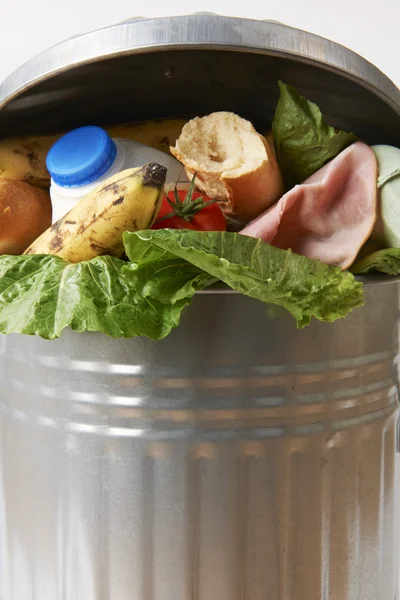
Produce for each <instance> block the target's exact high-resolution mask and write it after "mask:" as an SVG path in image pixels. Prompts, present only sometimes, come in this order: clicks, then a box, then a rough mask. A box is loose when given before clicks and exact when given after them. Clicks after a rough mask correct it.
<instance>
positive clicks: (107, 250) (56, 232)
mask: <svg viewBox="0 0 400 600" xmlns="http://www.w3.org/2000/svg"><path fill="white" fill-rule="evenodd" d="M166 173H167V169H166V168H165V167H163V166H161V165H159V164H157V163H150V164H148V165H144V166H143V167H140V168H138V169H127V170H125V171H121V172H120V173H117V174H116V175H114V176H113V177H110V178H109V179H107V180H106V181H104V182H103V183H102V184H101V185H100V186H99V187H98V188H96V189H95V190H93V191H92V192H90V194H88V195H87V196H85V197H84V198H82V200H80V202H78V204H76V205H75V206H74V207H73V208H72V209H71V210H70V211H69V213H68V214H66V215H65V216H64V217H62V218H61V219H59V220H58V221H57V222H56V223H54V224H53V225H52V226H51V227H50V228H49V229H47V230H46V231H45V232H44V233H43V234H42V235H41V236H40V237H39V238H38V239H37V240H36V241H35V242H33V244H32V245H31V246H30V247H29V248H28V249H27V250H26V251H25V253H24V254H56V255H57V256H60V257H61V258H63V259H64V260H67V261H69V262H72V263H77V262H81V261H83V260H90V259H91V258H93V257H95V256H99V255H101V254H107V255H111V256H117V257H121V256H122V255H123V253H124V246H123V242H122V234H123V233H124V231H140V230H141V229H149V228H150V227H151V226H152V225H153V223H154V220H155V219H156V217H157V214H158V212H159V209H160V204H161V201H162V196H163V191H164V184H165V176H166Z"/></svg>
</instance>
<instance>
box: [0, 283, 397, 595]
mask: <svg viewBox="0 0 400 600" xmlns="http://www.w3.org/2000/svg"><path fill="white" fill-rule="evenodd" d="M398 289H399V288H398V284H397V283H394V284H390V285H388V286H381V285H379V284H378V285H371V286H368V291H367V306H366V307H364V308H362V309H360V310H357V311H355V312H354V313H353V314H352V315H351V316H350V317H348V318H347V319H346V320H343V321H339V322H337V323H335V324H317V323H315V324H313V325H312V326H311V327H309V328H308V329H306V330H304V331H301V332H299V331H298V330H297V329H296V328H295V325H294V323H293V321H292V320H291V318H290V317H288V316H286V315H284V316H283V315H282V316H276V317H275V318H271V317H268V315H267V312H266V310H265V308H264V307H263V306H262V305H260V304H259V303H257V302H254V301H251V300H248V299H245V298H244V297H240V296H237V295H235V294H218V295H211V294H202V295H199V296H198V298H196V300H195V302H194V305H193V307H192V308H191V310H189V311H188V312H187V313H186V315H185V318H184V322H183V323H182V326H181V327H180V328H179V329H178V330H176V331H175V332H174V333H173V334H172V335H171V337H169V338H167V339H166V340H164V341H162V342H157V343H155V342H151V341H148V340H143V339H141V340H111V339H105V338H104V337H102V336H100V335H97V334H83V335H82V334H74V333H72V332H69V333H66V335H64V336H63V337H62V338H61V339H60V340H58V341H55V342H46V341H43V340H38V339H35V338H24V337H22V336H4V337H1V338H0V357H1V360H0V365H1V366H0V380H1V383H2V384H1V391H0V490H1V494H0V498H1V504H0V549H1V554H0V557H1V560H0V565H1V569H0V597H1V598H2V600H30V599H31V598H35V599H37V600H64V599H65V600H103V599H107V600H108V599H110V600H111V599H112V600H114V599H115V600H213V599H217V598H218V600H235V599H236V598H237V599H238V600H239V599H241V600H265V599H266V598H268V599H271V600H303V599H304V600H305V599H307V600H319V599H323V600H338V599H343V600H344V599H346V600H359V599H360V598H363V600H377V599H378V598H379V599H382V600H386V599H387V600H393V599H394V598H396V590H397V588H396V583H397V571H398V569H397V561H396V552H397V538H398V534H397V531H396V529H395V512H396V503H395V487H396V472H395V464H394V461H395V443H396V421H397V413H398V395H397V382H398V373H397V360H398V341H397V339H398V337H397V336H398V332H397V314H398ZM249 315H251V319H250V317H249ZM382 315H385V318H382ZM205 323H207V325H208V326H207V327H206V328H205Z"/></svg>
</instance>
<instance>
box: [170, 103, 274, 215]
mask: <svg viewBox="0 0 400 600" xmlns="http://www.w3.org/2000/svg"><path fill="white" fill-rule="evenodd" d="M170 151H171V153H172V154H173V155H174V156H175V157H176V158H177V159H178V160H180V161H181V163H183V165H184V166H185V170H186V173H187V175H188V177H189V179H191V178H192V177H193V175H194V173H196V172H197V175H196V186H197V187H198V188H199V189H200V190H201V191H202V192H204V193H205V194H207V196H210V197H211V198H214V199H216V200H218V202H219V203H220V205H221V208H222V210H223V211H224V212H225V214H226V216H227V217H231V218H233V219H234V220H236V221H239V222H240V221H241V222H248V221H250V220H252V219H254V218H255V217H257V216H258V215H260V214H261V213H262V212H264V211H265V210H266V209H267V208H268V207H269V206H271V204H274V203H275V202H276V201H277V200H278V199H279V198H280V197H281V195H282V194H283V191H284V188H283V180H282V175H281V172H280V169H279V166H278V163H277V160H276V158H275V155H274V153H273V151H272V149H271V146H270V145H269V143H268V142H267V140H266V139H265V138H264V137H263V136H262V135H260V134H259V133H257V131H256V130H255V129H254V127H253V125H252V124H251V123H250V122H249V121H246V119H242V118H241V117H239V116H238V115H235V114H234V113H231V112H215V113H212V114H211V115H208V116H207V117H202V118H200V117H196V118H195V119H192V120H191V121H189V122H188V123H187V124H186V125H185V126H184V127H183V129H182V133H181V135H180V136H179V138H178V139H177V141H176V144H175V147H172V148H170Z"/></svg>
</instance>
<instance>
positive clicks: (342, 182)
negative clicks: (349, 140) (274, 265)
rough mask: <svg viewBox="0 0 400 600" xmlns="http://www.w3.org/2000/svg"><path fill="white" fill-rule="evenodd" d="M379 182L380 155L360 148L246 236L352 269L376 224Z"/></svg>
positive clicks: (246, 231) (324, 169) (336, 162)
mask: <svg viewBox="0 0 400 600" xmlns="http://www.w3.org/2000/svg"><path fill="white" fill-rule="evenodd" d="M377 176H378V166H377V161H376V158H375V154H374V152H373V151H372V150H371V148H370V147H369V146H367V145H366V144H363V143H362V142H356V143H355V144H353V145H352V146H349V148H347V149H346V150H344V151H343V152H341V153H340V154H339V155H338V156H337V157H336V158H334V159H333V160H332V161H331V162H330V163H328V164H327V165H325V166H324V167H322V169H320V170H319V171H317V172H316V173H314V175H312V176H311V177H309V178H308V179H307V180H306V181H305V182H304V183H302V184H301V185H297V186H296V187H294V188H293V189H291V190H290V191H289V192H287V193H286V194H285V195H284V196H283V197H282V198H281V199H280V200H279V201H278V202H277V203H276V204H274V206H272V207H271V208H269V209H268V210H267V211H266V212H265V213H263V214H262V215H261V216H260V217H258V218H257V219H256V220H255V221H253V222H252V223H250V224H249V225H247V226H246V227H245V228H244V229H243V230H242V231H241V233H242V234H243V235H248V236H250V237H257V238H261V239H263V240H264V241H265V242H268V243H269V244H271V245H273V246H276V247H278V248H283V249H286V250H287V249H288V248H291V249H292V250H293V252H296V253H297V254H302V255H303V256H307V257H308V258H313V259H319V260H320V261H321V262H323V263H326V264H329V265H336V266H339V267H342V269H346V268H347V267H349V266H350V265H351V264H352V263H353V262H354V259H355V258H356V256H357V254H358V251H359V250H360V248H361V246H362V245H363V244H364V242H365V241H366V240H367V238H368V237H369V235H370V234H371V231H372V228H373V226H374V224H375V220H376V210H377V185H376V181H377Z"/></svg>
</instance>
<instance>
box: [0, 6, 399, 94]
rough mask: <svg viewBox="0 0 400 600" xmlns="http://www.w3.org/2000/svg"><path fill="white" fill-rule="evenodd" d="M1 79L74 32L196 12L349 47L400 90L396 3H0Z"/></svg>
mask: <svg viewBox="0 0 400 600" xmlns="http://www.w3.org/2000/svg"><path fill="white" fill-rule="evenodd" d="M0 5H1V6H2V9H3V10H2V11H1V19H0V52H1V61H0V80H2V79H4V78H5V77H6V75H8V74H9V73H10V72H11V71H13V70H14V69H15V68H16V67H17V66H18V65H20V64H21V63H22V62H25V61H26V60H28V59H29V58H30V57H31V56H32V55H34V54H37V53H38V52H40V51H42V50H44V49H46V48H47V47H48V46H51V45H53V44H56V43H57V42H60V41H62V40H63V39H65V38H68V37H70V36H72V35H75V34H77V33H81V32H85V31H89V30H91V29H97V28H99V27H104V26H106V25H111V24H113V23H116V22H118V21H122V20H123V19H126V18H129V17H133V16H164V15H173V14H187V13H191V12H197V11H209V12H218V13H220V14H226V15H235V16H243V17H252V18H258V19H266V18H268V19H275V20H277V21H282V22H283V23H287V24H288V25H293V26H296V27H299V28H300V29H306V30H308V31H311V32H313V33H317V34H319V35H322V36H324V37H327V38H330V39H333V40H335V41H337V42H340V43H342V44H344V45H345V46H348V47H349V48H352V49H353V50H355V51H356V52H358V53H359V54H361V55H363V56H364V57H365V58H367V59H368V60H370V61H371V62H373V63H374V64H375V65H376V66H378V67H379V68H380V69H381V70H383V71H384V72H385V73H386V74H387V75H389V77H390V78H391V79H392V80H393V81H394V82H395V83H396V84H397V85H398V86H399V87H400V0H274V1H272V0H202V1H199V0H194V1H193V2H192V3H191V2H190V0H141V2H140V3H139V2H135V0H63V1H61V0H14V2H12V1H10V0H0Z"/></svg>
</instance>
